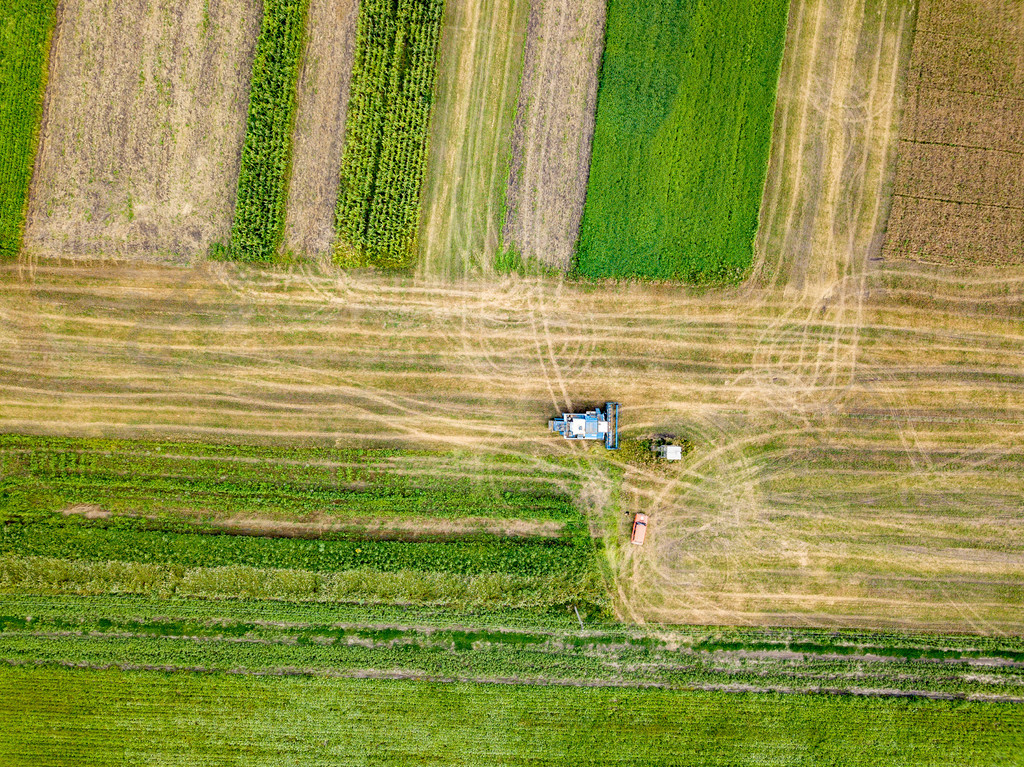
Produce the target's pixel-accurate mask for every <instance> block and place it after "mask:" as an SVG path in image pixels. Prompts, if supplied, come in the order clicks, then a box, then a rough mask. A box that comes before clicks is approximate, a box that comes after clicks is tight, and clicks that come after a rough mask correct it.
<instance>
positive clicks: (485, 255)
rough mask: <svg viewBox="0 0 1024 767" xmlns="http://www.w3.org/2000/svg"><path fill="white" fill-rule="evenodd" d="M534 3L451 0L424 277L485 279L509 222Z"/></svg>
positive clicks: (429, 184) (427, 198) (427, 191)
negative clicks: (509, 185) (509, 187)
mask: <svg viewBox="0 0 1024 767" xmlns="http://www.w3.org/2000/svg"><path fill="white" fill-rule="evenodd" d="M528 12H529V0H448V2H447V3H446V4H445V11H444V21H443V26H442V29H441V39H440V42H439V44H438V45H439V49H438V60H437V61H438V63H437V82H436V84H435V86H434V94H435V99H434V104H433V107H432V111H431V118H430V147H429V151H428V156H427V171H426V176H425V178H424V182H423V189H422V195H421V207H422V216H421V221H420V229H419V237H418V249H419V259H420V260H419V273H420V274H423V275H437V276H441V277H453V276H454V277H458V276H464V275H467V274H474V273H481V272H483V273H486V272H488V271H489V270H490V269H491V266H492V262H493V260H494V255H495V253H496V252H497V249H498V245H499V242H500V236H501V227H502V224H503V219H504V198H505V185H506V182H507V179H508V172H509V161H510V152H511V139H512V121H513V118H514V116H515V108H516V99H517V98H518V95H519V83H520V76H521V74H522V66H523V45H524V40H525V35H526V22H527V16H528Z"/></svg>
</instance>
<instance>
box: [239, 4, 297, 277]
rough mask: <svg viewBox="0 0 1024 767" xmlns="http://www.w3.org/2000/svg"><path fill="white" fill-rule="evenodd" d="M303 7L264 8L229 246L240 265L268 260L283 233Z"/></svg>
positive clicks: (271, 256)
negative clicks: (246, 262)
mask: <svg viewBox="0 0 1024 767" xmlns="http://www.w3.org/2000/svg"><path fill="white" fill-rule="evenodd" d="M308 5H309V0H266V2H264V4H263V23H262V26H261V27H260V36H259V40H258V41H257V43H256V58H255V60H254V61H253V65H252V86H251V89H250V91H249V93H250V95H249V114H248V117H247V119H246V124H245V144H244V145H243V147H242V165H241V169H240V170H239V173H238V197H237V198H236V201H235V220H234V223H233V224H232V227H231V244H230V247H229V251H230V255H231V257H232V258H235V259H238V260H240V261H273V260H274V259H275V258H276V256H277V249H278V246H279V244H280V242H281V236H282V233H283V231H284V213H285V211H284V209H285V201H286V200H287V199H288V175H289V173H290V170H291V155H292V128H293V126H294V123H295V86H296V83H297V81H298V76H299V63H300V60H301V58H302V49H303V43H304V40H305V35H304V32H305V26H306V9H307V7H308Z"/></svg>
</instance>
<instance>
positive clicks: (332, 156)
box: [284, 0, 359, 257]
mask: <svg viewBox="0 0 1024 767" xmlns="http://www.w3.org/2000/svg"><path fill="white" fill-rule="evenodd" d="M358 15H359V3H358V0H310V4H309V16H308V20H307V22H306V51H305V55H304V56H303V60H302V69H301V71H300V72H299V83H298V90H297V94H296V115H295V133H294V142H295V143H294V145H293V148H292V169H291V178H290V181H289V185H288V203H287V207H286V220H285V229H284V248H285V250H290V251H293V252H296V253H302V254H305V255H309V256H321V257H322V256H327V255H329V254H330V251H331V244H332V243H333V242H334V209H335V206H336V205H337V202H338V169H339V168H340V167H341V149H342V146H343V144H344V141H345V117H346V115H347V114H348V92H349V81H350V80H351V77H352V61H353V58H354V56H355V43H356V20H357V19H358Z"/></svg>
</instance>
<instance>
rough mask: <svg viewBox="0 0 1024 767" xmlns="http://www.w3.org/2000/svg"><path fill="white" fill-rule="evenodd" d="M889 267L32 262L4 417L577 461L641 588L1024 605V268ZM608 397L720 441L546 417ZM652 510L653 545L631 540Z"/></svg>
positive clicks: (675, 616) (922, 614)
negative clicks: (574, 276)
mask: <svg viewBox="0 0 1024 767" xmlns="http://www.w3.org/2000/svg"><path fill="white" fill-rule="evenodd" d="M851 282H852V284H853V286H854V287H855V286H856V285H857V284H858V282H857V281H851ZM845 286H846V284H845V283H840V284H838V285H835V286H833V288H832V289H833V291H835V292H836V293H837V294H838V293H839V292H840V291H842V290H843V289H844V287H845ZM867 289H868V290H867V291H866V292H860V291H856V292H854V293H852V294H851V295H846V296H845V297H844V298H843V300H841V301H837V302H836V303H834V304H829V303H827V302H824V303H823V302H822V299H821V297H820V296H819V297H817V298H815V299H813V300H811V299H805V300H799V301H795V300H793V298H792V297H791V296H787V295H786V293H785V292H784V291H779V290H763V291H753V290H735V291H726V292H719V293H711V294H706V295H700V296H690V295H687V294H685V293H681V292H680V291H679V290H678V289H677V288H663V287H656V286H638V285H633V286H619V287H618V288H617V289H616V290H615V291H614V293H613V292H612V291H602V290H595V289H593V288H592V287H587V286H583V285H579V286H577V285H572V284H567V283H557V282H552V281H542V280H523V279H507V280H504V281H502V282H497V283H494V282H491V283H486V282H480V283H473V282H469V283H461V284H457V285H451V284H434V283H428V282H422V281H415V280H411V279H404V278H403V279H397V278H384V277H371V276H356V275H353V274H348V275H345V274H339V273H321V272H316V271H312V270H310V269H308V268H305V267H293V268H291V269H289V270H282V271H277V272H260V271H248V270H246V269H243V268H241V267H233V266H226V265H221V264H207V265H203V266H200V267H197V268H195V269H192V270H184V269H169V268H150V267H141V266H120V267H112V266H107V267H104V266H101V265H93V266H88V265H85V264H78V265H71V264H67V263H65V264H56V263H34V264H22V265H21V266H20V267H8V268H7V269H6V271H5V272H4V279H3V283H2V288H0V310H2V314H0V316H2V318H3V327H2V329H0V353H2V354H3V356H4V357H5V358H6V359H9V360H11V361H12V363H11V364H9V365H7V366H6V367H5V369H4V371H3V373H2V378H0V406H2V413H3V418H2V421H0V426H2V428H3V430H4V431H31V432H51V433H77V434H83V435H88V434H96V435H100V434H102V435H120V436H131V437H160V438H173V437H184V436H186V435H188V436H189V437H190V438H195V437H196V436H200V435H201V436H202V437H203V438H204V439H206V440H208V441H217V442H224V443H239V442H249V443H252V442H268V443H270V442H274V443H304V444H319V445H324V446H331V445H334V444H336V443H337V444H341V445H347V446H373V445H381V444H383V443H389V444H391V445H393V446H398V445H404V446H407V447H417V448H444V449H447V450H457V451H464V454H465V455H467V456H472V455H477V454H481V455H487V456H494V457H501V456H505V457H509V458H514V459H515V460H519V461H524V462H526V463H527V464H529V463H533V464H534V465H536V466H538V467H542V466H547V467H551V466H552V465H553V463H552V462H554V463H555V464H557V466H558V471H562V472H567V473H568V474H569V476H570V477H571V478H572V480H571V481H572V483H574V484H575V485H576V486H577V487H578V488H579V490H578V497H579V500H580V502H581V504H582V508H584V509H585V510H586V513H587V514H588V515H589V516H590V519H591V522H592V525H593V526H594V528H595V531H598V530H603V531H604V535H605V536H606V542H607V545H606V552H607V555H608V559H609V562H610V565H611V568H612V570H613V571H614V572H615V573H616V575H617V581H616V583H617V592H616V594H615V595H614V596H615V599H616V609H617V610H618V612H619V614H620V615H622V616H623V617H628V618H633V619H636V620H640V621H644V620H648V621H650V620H656V621H667V622H673V621H680V622H694V623H702V622H707V623H723V624H734V625H735V624H746V623H760V624H765V623H771V624H810V625H832V626H844V625H848V626H889V627H903V628H921V629H931V630H945V629H948V630H964V631H977V632H981V633H999V632H1003V631H1006V632H1017V633H1019V632H1020V631H1021V630H1022V629H1024V625H1022V623H1021V615H1020V611H1019V604H1020V602H1021V600H1022V598H1024V594H1022V593H1021V584H1022V583H1024V545H1022V544H1021V541H1024V519H1022V518H1021V516H1020V503H1019V498H1020V497H1021V494H1022V492H1024V479H1022V478H1024V471H1022V466H1021V463H1020V457H1019V453H1018V451H1016V450H1015V446H1016V445H1019V444H1020V441H1021V439H1022V437H1024V431H1022V429H1024V427H1022V425H1021V424H1022V423H1024V396H1022V394H1021V392H1022V388H1021V378H1022V373H1021V370H1022V368H1024V354H1022V352H1021V348H1022V345H1021V343H1020V341H1021V338H1022V337H1024V325H1022V319H1021V317H1020V314H1019V306H1020V304H1021V297H1022V294H1024V274H1018V275H1007V274H1005V273H1003V274H1001V275H1000V276H999V277H998V279H997V278H995V277H993V278H991V279H990V280H983V279H981V278H978V279H977V280H976V281H975V282H973V283H972V284H970V285H960V284H954V283H950V282H943V281H940V280H938V279H935V278H933V277H931V276H930V275H929V274H928V273H924V272H922V273H909V272H907V273H889V272H880V273H878V274H876V275H874V276H872V277H871V278H870V279H868V281H867ZM868 292H869V293H870V297H868ZM886 293H888V295H886ZM922 295H923V296H927V297H928V300H929V302H930V303H929V307H928V308H927V309H921V308H919V305H918V304H919V300H920V299H919V296H922ZM607 398H614V399H616V400H618V401H620V402H623V403H624V409H623V420H624V423H625V424H626V435H627V436H629V435H642V434H645V433H652V432H654V433H665V432H668V433H677V434H680V435H684V436H687V437H689V438H690V439H691V440H692V441H693V442H694V443H695V444H696V446H697V447H696V449H695V450H694V452H693V453H692V454H691V456H690V457H689V458H688V460H687V461H685V462H684V463H683V465H681V466H672V467H664V468H663V469H661V470H653V471H652V470H650V469H642V468H637V467H632V466H624V465H622V464H619V463H618V462H617V461H616V459H615V456H614V454H607V453H605V451H603V450H602V449H600V448H596V449H593V450H590V449H587V448H584V447H582V446H575V445H572V444H569V443H567V442H565V441H562V440H559V439H557V438H556V437H553V436H552V435H550V433H548V432H546V428H545V427H546V420H547V418H548V417H549V416H550V415H551V413H553V412H557V411H559V410H561V409H563V408H565V407H567V406H571V405H579V404H584V403H586V402H590V401H603V400H604V399H607ZM469 460H472V459H471V458H470V459H469ZM634 510H646V511H648V512H650V513H651V515H652V527H651V534H650V536H649V540H648V544H647V545H646V546H645V547H644V548H643V549H636V548H635V547H628V546H627V547H621V546H620V545H619V543H620V542H621V541H622V540H623V539H624V537H625V535H626V524H627V522H628V518H627V517H625V516H624V515H623V514H624V512H631V511H634Z"/></svg>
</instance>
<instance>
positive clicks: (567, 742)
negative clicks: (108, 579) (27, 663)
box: [0, 667, 1024, 767]
mask: <svg viewBox="0 0 1024 767" xmlns="http://www.w3.org/2000/svg"><path fill="white" fill-rule="evenodd" d="M0 716H2V718H3V721H4V737H3V738H0V761H2V762H3V763H4V764H5V765H11V766H12V767H14V766H16V765H33V766H37V765H58V764H78V765H86V764H88V765H107V764H110V765H113V764H118V765H121V764H182V765H188V764H196V765H198V764H219V765H232V764H239V765H241V764H244V765H264V764H266V765H283V764H310V765H316V764H331V765H337V764H346V765H389V766H390V765H407V764H419V765H440V764H446V765H451V764H460V765H496V764H502V765H519V764H523V765H525V764H530V765H545V764H551V765H555V764H557V765H567V764H572V765H599V764H617V765H640V764H662V765H683V764H701V765H746V764H759V765H815V767H818V766H820V765H840V764H841V765H879V766H881V765H885V767H896V766H898V765H915V766H920V765H943V766H944V767H945V766H946V765H952V764H957V765H968V764H969V765H973V766H974V767H980V766H981V765H1000V766H1005V765H1013V764H1019V763H1020V754H1021V748H1022V747H1024V708H1020V707H1011V706H1006V705H1000V704H992V703H946V702H933V701H908V700H890V699H854V698H829V697H820V696H777V695H743V694H730V693H702V692H674V691H662V690H624V689H614V688H577V687H530V686H510V685H477V684H452V685H444V684H428V683H421V682H403V681H393V680H389V681H378V680H370V679H360V680H353V679H305V678H302V679H296V678H287V677H241V678H239V677H232V676H228V675H193V674H170V675H168V674H159V673H135V672H131V673H124V672H119V671H85V670H73V669H41V668H10V667H8V668H3V669H0Z"/></svg>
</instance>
